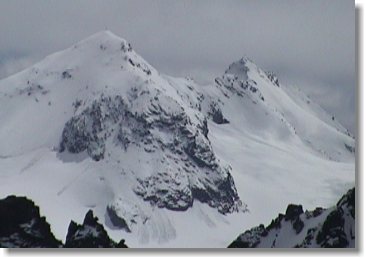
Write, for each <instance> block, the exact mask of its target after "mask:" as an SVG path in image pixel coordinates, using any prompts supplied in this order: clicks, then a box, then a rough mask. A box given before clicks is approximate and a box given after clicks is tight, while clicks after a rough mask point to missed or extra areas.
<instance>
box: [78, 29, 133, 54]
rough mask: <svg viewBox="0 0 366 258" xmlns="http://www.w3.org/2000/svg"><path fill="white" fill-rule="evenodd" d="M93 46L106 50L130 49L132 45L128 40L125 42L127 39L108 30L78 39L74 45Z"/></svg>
mask: <svg viewBox="0 0 366 258" xmlns="http://www.w3.org/2000/svg"><path fill="white" fill-rule="evenodd" d="M95 46H97V47H99V48H100V49H101V50H106V49H111V48H112V49H116V50H117V49H118V50H119V49H121V50H126V51H127V50H128V51H131V50H132V47H131V44H130V43H129V42H127V40H125V39H123V38H121V37H119V36H117V35H116V34H114V33H113V32H111V31H109V30H103V31H99V32H97V33H95V34H93V35H91V36H89V37H87V38H85V39H83V40H81V41H79V42H78V43H76V45H75V47H77V48H80V47H81V48H84V47H86V48H88V47H92V48H94V47H95Z"/></svg>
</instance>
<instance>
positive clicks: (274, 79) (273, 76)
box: [266, 72, 280, 87]
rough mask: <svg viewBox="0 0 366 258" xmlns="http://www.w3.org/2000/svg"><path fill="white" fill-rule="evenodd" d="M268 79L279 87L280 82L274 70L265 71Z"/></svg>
mask: <svg viewBox="0 0 366 258" xmlns="http://www.w3.org/2000/svg"><path fill="white" fill-rule="evenodd" d="M266 75H267V77H268V79H269V80H270V81H271V82H272V83H273V84H274V85H276V86H277V87H280V82H279V81H278V78H277V75H276V74H275V73H274V72H266Z"/></svg>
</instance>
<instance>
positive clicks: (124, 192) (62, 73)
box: [0, 31, 355, 247]
mask: <svg viewBox="0 0 366 258" xmlns="http://www.w3.org/2000/svg"><path fill="white" fill-rule="evenodd" d="M0 103H1V105H2V109H1V110H0V121H2V123H1V125H0V141H1V142H2V143H3V144H1V146H0V173H1V177H2V183H1V192H0V193H1V194H2V195H4V194H6V193H10V192H11V193H12V194H22V195H25V196H29V197H31V198H32V199H33V200H35V201H36V202H37V203H38V204H39V205H40V207H41V209H43V210H44V211H45V213H46V215H47V219H48V220H49V221H50V223H51V227H54V228H53V231H54V232H55V234H56V235H58V237H59V238H62V234H64V232H63V231H64V228H65V225H67V223H68V222H69V221H70V219H73V220H80V219H81V217H80V216H82V214H85V212H86V211H87V210H89V209H91V208H92V209H93V211H94V213H95V214H97V215H98V217H99V218H105V220H104V221H103V223H104V225H105V226H106V230H107V231H108V233H109V234H110V235H111V236H112V237H114V238H115V239H120V238H121V237H123V238H125V239H126V241H127V244H128V245H129V246H132V247H133V246H139V245H148V246H156V245H158V246H166V245H168V246H170V245H178V246H180V244H181V243H188V242H189V241H190V242H189V243H192V244H193V245H200V246H205V245H208V244H210V243H213V242H215V241H216V242H215V243H217V244H218V245H221V246H227V245H228V244H229V242H228V241H230V240H232V239H233V237H234V236H235V235H237V234H238V233H239V231H237V230H238V229H237V227H235V223H236V222H238V221H248V223H251V226H253V225H255V224H258V221H257V220H256V219H268V218H269V217H266V216H270V214H269V213H268V215H265V214H266V212H264V210H265V209H267V208H268V209H269V208H270V209H271V212H272V211H273V212H279V211H280V210H282V206H283V205H284V203H286V204H287V203H290V202H291V201H292V200H289V198H292V197H294V196H296V197H298V198H300V199H299V200H298V202H301V203H303V204H304V205H307V204H308V205H311V204H313V203H316V202H320V203H317V205H322V206H325V205H326V204H328V203H331V202H332V201H334V200H335V199H336V198H338V197H339V196H336V194H334V193H337V194H340V193H342V192H343V191H344V190H345V189H346V187H348V186H349V185H352V184H353V182H354V146H355V142H354V139H353V138H352V137H350V135H349V133H348V132H347V130H346V129H344V128H343V127H342V126H341V125H340V124H339V123H338V122H337V121H336V120H335V119H334V118H333V119H332V117H331V116H329V115H328V114H327V113H326V112H325V111H323V110H322V109H321V108H320V107H319V106H317V105H316V104H313V103H312V102H311V100H310V99H308V98H307V97H306V96H305V95H304V94H302V93H301V92H300V91H297V90H294V89H293V88H291V87H288V86H286V85H282V84H281V83H280V82H279V80H278V78H277V77H276V76H275V75H274V74H273V73H266V72H264V71H263V70H261V69H260V68H258V67H257V66H256V65H255V64H254V63H253V62H252V61H251V60H249V59H248V58H242V59H240V60H239V61H237V62H234V63H233V64H232V65H230V66H229V68H228V69H227V70H226V71H225V73H224V74H223V75H222V76H221V77H217V78H216V79H215V83H213V84H212V85H209V86H204V87H203V86H200V85H198V84H196V83H195V82H194V81H193V80H188V79H183V78H173V77H170V76H167V75H163V74H160V73H159V72H158V71H157V70H156V69H155V68H154V67H153V66H151V65H150V64H149V63H148V62H147V61H145V60H144V59H143V58H142V57H141V56H139V55H138V54H137V53H136V52H135V51H134V50H133V48H132V46H131V44H129V43H128V42H127V41H126V40H124V39H122V38H120V37H118V36H116V35H114V34H113V33H111V32H110V31H103V32H99V33H97V34H95V35H92V36H90V37H88V38H87V39H85V40H82V41H80V42H79V43H77V44H75V45H74V46H72V47H70V48H68V49H66V50H63V51H60V52H57V53H55V54H52V55H50V56H48V57H46V58H45V59H44V60H43V61H41V62H39V63H37V64H35V65H33V66H31V67H30V68H28V69H26V70H24V71H22V72H20V73H18V74H15V75H13V76H10V77H8V78H6V79H3V80H1V81H0ZM284 154H285V155H284ZM258 160H260V162H258ZM278 161H280V162H278ZM278 173H280V174H281V176H278ZM305 173H306V176H305ZM352 173H353V174H352ZM284 178H286V183H284V181H283V180H284ZM299 180H301V181H302V183H303V185H301V186H298V185H297V186H296V184H298V182H299ZM329 180H330V181H333V182H335V184H334V185H336V186H337V188H336V189H333V188H332V187H329ZM25 182H26V183H25ZM340 182H342V183H344V182H346V184H347V186H344V187H342V186H339V183H340ZM284 185H286V186H284ZM310 186H311V187H310ZM259 187H260V188H262V189H264V190H263V191H257V189H258V188H259ZM309 188H312V189H314V190H312V191H310V192H309V190H308V189H309ZM276 189H277V190H276ZM278 189H280V190H278ZM253 193H256V194H254V195H253ZM288 193H291V194H288ZM318 193H323V195H322V196H324V198H323V199H319V196H318V195H317V194H318ZM45 196H47V198H45ZM319 200H320V201H319ZM266 202H269V203H271V204H270V205H269V207H266V206H264V203H266ZM59 205H62V206H63V207H64V208H65V209H66V210H67V212H65V214H58V213H57V214H55V211H56V210H58V209H59ZM247 205H248V208H249V210H250V211H251V214H254V215H258V216H256V219H253V218H252V219H248V220H246V218H250V216H251V215H249V214H248V213H246V212H242V211H246V210H247ZM186 223H192V224H193V225H195V226H197V230H200V231H201V232H202V234H203V235H202V236H200V240H197V239H192V238H191V237H190V236H189V234H188V235H187V234H185V232H186V231H185V230H186V226H185V225H186ZM228 225H229V226H228ZM243 226H244V225H243ZM227 227H229V228H230V230H227ZM240 228H242V227H240ZM223 229H225V233H223V234H221V235H220V236H216V235H215V234H212V232H222V231H223ZM60 235H61V236H60ZM205 239H209V240H207V241H206V240H205ZM205 241H206V242H205Z"/></svg>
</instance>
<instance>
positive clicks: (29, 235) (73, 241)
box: [0, 195, 127, 248]
mask: <svg viewBox="0 0 366 258" xmlns="http://www.w3.org/2000/svg"><path fill="white" fill-rule="evenodd" d="M0 247H2V248H63V247H64V248H72V247H77V248H98V247H103V248H112V247H118V248H127V246H126V244H125V243H124V240H121V241H120V242H119V243H115V242H114V241H113V240H111V239H110V238H109V236H108V234H107V232H106V231H105V229H104V227H103V226H102V225H101V224H99V223H98V219H97V218H96V217H94V215H93V212H92V211H91V210H89V211H88V213H87V214H86V216H85V219H84V222H83V224H82V225H78V224H76V223H75V222H73V221H71V223H70V225H69V229H68V233H67V237H66V243H65V244H63V243H62V242H61V241H60V240H58V239H56V238H55V236H54V235H53V233H52V231H51V228H50V225H49V224H48V222H47V221H46V218H45V217H41V216H40V212H39V207H38V206H36V205H35V204H34V202H33V201H31V200H29V199H27V198H26V197H17V196H13V195H12V196H8V197H6V198H5V199H2V200H0Z"/></svg>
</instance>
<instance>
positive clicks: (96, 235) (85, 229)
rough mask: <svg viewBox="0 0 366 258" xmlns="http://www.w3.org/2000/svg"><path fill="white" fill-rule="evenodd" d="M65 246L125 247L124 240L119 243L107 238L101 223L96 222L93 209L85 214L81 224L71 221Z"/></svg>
mask: <svg viewBox="0 0 366 258" xmlns="http://www.w3.org/2000/svg"><path fill="white" fill-rule="evenodd" d="M64 247H65V248H113V247H118V248H127V246H126V245H125V243H124V240H121V241H120V242H119V243H116V242H114V241H113V240H112V239H110V238H109V236H108V234H107V231H106V230H105V229H104V227H103V225H101V224H99V223H98V218H97V217H94V215H93V211H91V210H89V211H88V212H87V214H86V215H85V218H84V222H83V224H82V225H78V224H77V223H75V222H74V221H71V223H70V225H69V229H68V232H67V236H66V242H65V246H64Z"/></svg>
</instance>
